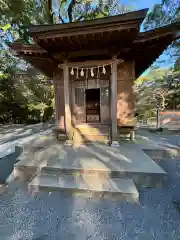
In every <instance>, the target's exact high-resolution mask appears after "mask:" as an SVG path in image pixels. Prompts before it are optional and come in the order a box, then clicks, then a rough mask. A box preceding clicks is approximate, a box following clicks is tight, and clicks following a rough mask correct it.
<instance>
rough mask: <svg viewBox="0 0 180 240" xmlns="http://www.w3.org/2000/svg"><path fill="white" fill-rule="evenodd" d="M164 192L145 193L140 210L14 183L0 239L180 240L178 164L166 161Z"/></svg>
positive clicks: (5, 198)
mask: <svg viewBox="0 0 180 240" xmlns="http://www.w3.org/2000/svg"><path fill="white" fill-rule="evenodd" d="M160 164H161V165H162V166H163V167H164V168H165V169H166V170H168V173H169V182H168V185H167V187H166V188H165V189H163V190H156V189H148V190H141V191H140V197H141V204H140V205H136V204H130V203H126V202H121V201H111V200H103V199H99V200H97V199H96V200H92V199H85V198H84V199H83V198H80V197H79V198H78V197H76V196H74V195H71V194H70V193H60V192H52V193H48V192H43V191H41V192H39V193H36V195H32V194H31V193H29V192H28V190H27V188H26V186H25V185H20V184H19V183H14V184H12V185H11V186H9V188H7V190H6V192H5V193H4V194H2V195H1V196H0V209H1V211H0V239H2V240H47V239H52V240H56V239H57V240H58V239H68V240H71V239H78V240H79V239H82V240H84V239H94V240H95V239H123V240H130V239H137V240H138V239H142V240H148V239H156V240H157V239H159V240H160V239H162V240H166V239H167V240H169V239H173V240H176V239H180V212H179V211H178V209H177V206H176V204H174V203H173V201H178V200H180V191H179V189H180V161H177V160H172V159H171V160H170V159H166V160H162V161H161V163H160Z"/></svg>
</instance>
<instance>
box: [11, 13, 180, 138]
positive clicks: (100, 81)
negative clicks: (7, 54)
mask: <svg viewBox="0 0 180 240" xmlns="http://www.w3.org/2000/svg"><path fill="white" fill-rule="evenodd" d="M146 14H147V9H143V10H140V11H135V12H129V13H126V14H122V15H118V16H111V17H105V18H102V19H95V20H89V21H82V22H75V23H65V24H54V25H36V26H30V27H29V28H28V31H29V34H30V36H31V37H32V38H33V40H34V44H31V45H26V44H22V43H13V44H12V45H11V48H12V49H13V50H14V51H16V53H17V54H18V55H19V56H20V57H23V59H25V60H27V61H28V62H30V63H31V64H32V65H33V66H34V67H35V68H37V69H39V70H40V71H42V72H43V73H44V74H45V75H47V76H48V77H49V78H50V79H53V80H54V88H55V106H56V124H57V126H58V128H59V129H61V130H62V131H64V132H66V134H67V135H68V137H69V138H70V139H73V138H74V136H75V131H76V130H77V129H78V131H79V129H80V128H78V126H80V125H83V126H96V128H99V129H100V131H101V127H102V128H103V127H105V126H108V137H109V138H110V139H111V140H112V141H114V140H116V138H117V135H118V129H120V128H122V127H127V126H129V127H133V126H135V124H136V123H135V120H134V119H135V118H134V115H135V112H134V109H135V96H134V93H133V83H134V81H135V79H136V78H137V77H139V76H140V75H141V74H142V73H143V72H144V71H145V70H146V69H147V68H148V67H149V66H150V65H151V64H152V63H153V61H155V60H156V58H157V57H158V56H159V55H160V54H161V53H162V52H163V51H164V50H165V49H166V48H167V46H168V45H169V44H171V43H172V41H173V40H175V39H177V38H178V37H179V36H180V35H179V33H178V31H179V30H180V23H174V24H171V25H168V26H165V27H161V28H157V29H155V30H151V31H147V32H140V25H141V23H142V22H143V20H144V18H145V16H146ZM98 126H99V127H98ZM92 129H94V128H92ZM81 130H82V128H81ZM109 130H110V131H109ZM90 132H91V131H90ZM102 132H103V131H102ZM83 134H84V133H83ZM88 134H89V133H88Z"/></svg>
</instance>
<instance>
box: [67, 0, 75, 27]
mask: <svg viewBox="0 0 180 240" xmlns="http://www.w3.org/2000/svg"><path fill="white" fill-rule="evenodd" d="M75 4H76V0H71V2H70V4H69V7H68V17H69V22H72V20H73V19H72V11H73V7H74V5H75Z"/></svg>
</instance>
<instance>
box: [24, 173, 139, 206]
mask: <svg viewBox="0 0 180 240" xmlns="http://www.w3.org/2000/svg"><path fill="white" fill-rule="evenodd" d="M29 188H30V189H31V190H32V191H33V190H35V191H37V190H39V189H44V190H48V191H52V190H61V191H65V190H69V191H72V192H73V193H75V194H78V195H79V194H80V195H84V196H88V197H103V198H113V199H121V200H126V201H129V202H136V203H138V201H139V192H138V191H137V188H136V186H135V184H134V182H133V180H132V179H120V178H114V179H107V178H101V177H100V176H98V175H97V176H95V175H94V174H92V175H91V174H86V175H66V174H64V175H62V174H45V173H40V174H39V175H38V176H36V177H35V178H34V179H33V180H32V181H31V182H30V183H29Z"/></svg>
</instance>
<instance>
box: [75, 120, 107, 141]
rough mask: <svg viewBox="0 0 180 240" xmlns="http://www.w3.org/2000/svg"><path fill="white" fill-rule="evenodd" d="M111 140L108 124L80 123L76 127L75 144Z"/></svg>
mask: <svg viewBox="0 0 180 240" xmlns="http://www.w3.org/2000/svg"><path fill="white" fill-rule="evenodd" d="M108 141H109V127H108V125H102V124H101V125H100V124H98V123H96V124H88V123H84V124H79V125H76V126H75V127H74V133H73V144H74V145H80V144H82V143H91V142H104V143H108Z"/></svg>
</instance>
